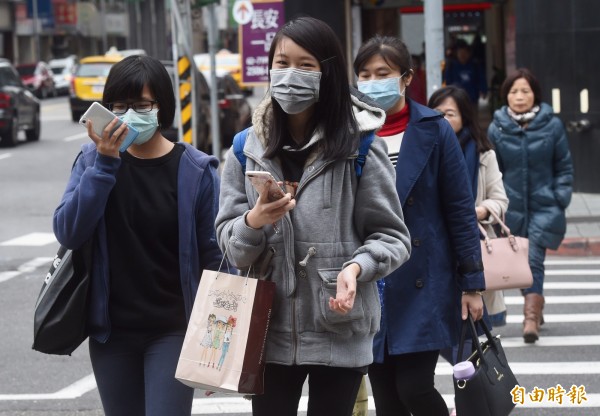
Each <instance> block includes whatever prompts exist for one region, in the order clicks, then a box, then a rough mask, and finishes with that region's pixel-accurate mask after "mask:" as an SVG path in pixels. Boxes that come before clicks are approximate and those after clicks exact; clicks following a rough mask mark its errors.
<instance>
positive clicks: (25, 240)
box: [0, 233, 56, 246]
mask: <svg viewBox="0 0 600 416" xmlns="http://www.w3.org/2000/svg"><path fill="white" fill-rule="evenodd" d="M54 242H56V237H55V236H54V234H53V233H29V234H25V235H22V236H21V237H17V238H13V239H11V240H7V241H4V242H3V243H0V246H45V245H46V244H51V243H54Z"/></svg>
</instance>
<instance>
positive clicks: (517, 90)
mask: <svg viewBox="0 0 600 416" xmlns="http://www.w3.org/2000/svg"><path fill="white" fill-rule="evenodd" d="M500 93H501V95H502V97H503V98H504V100H505V102H506V103H507V104H508V105H505V106H503V107H502V108H500V109H499V110H496V112H495V113H494V120H493V122H492V124H490V127H489V129H488V135H489V137H490V139H491V140H492V142H493V143H494V145H495V147H496V155H497V157H498V164H499V166H500V170H501V171H502V174H503V180H504V187H505V189H506V194H507V195H508V199H509V201H510V208H509V209H508V211H507V212H506V225H508V227H509V228H510V229H511V231H512V232H513V234H515V235H519V236H521V237H528V238H529V266H530V267H531V272H532V274H533V286H532V287H530V288H529V289H525V290H523V295H524V296H525V306H524V309H523V313H524V315H525V319H524V321H523V338H524V340H525V342H527V343H533V342H535V341H537V340H538V338H539V329H540V325H541V324H542V323H543V322H544V319H543V317H542V309H543V307H544V297H543V286H544V259H545V258H546V249H548V248H550V249H556V248H558V246H559V245H560V242H561V241H562V239H563V237H564V235H565V231H566V227H567V224H566V218H565V209H566V208H567V206H568V205H569V202H570V201H571V192H572V184H573V164H572V162H571V154H570V152H569V143H568V140H567V135H566V132H565V129H564V126H563V124H562V122H561V121H560V119H559V118H558V117H556V116H555V115H554V112H553V110H552V107H550V106H549V105H548V104H546V103H543V102H542V101H541V88H540V85H539V83H538V81H537V79H536V78H535V76H534V75H533V74H532V73H531V72H530V71H529V70H528V69H525V68H521V69H517V70H516V71H515V72H514V73H513V74H511V75H510V76H508V77H507V78H506V80H505V81H504V83H503V84H502V87H501V89H500Z"/></svg>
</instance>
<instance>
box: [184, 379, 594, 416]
mask: <svg viewBox="0 0 600 416" xmlns="http://www.w3.org/2000/svg"><path fill="white" fill-rule="evenodd" d="M563 387H565V386H563ZM569 387H570V386H569ZM540 388H541V387H540ZM442 397H443V398H444V401H445V402H446V406H448V408H449V409H450V408H453V407H454V395H453V394H442ZM585 398H586V399H587V400H584V401H582V402H581V404H573V403H570V402H569V399H568V398H567V397H566V396H565V397H564V399H563V404H560V403H555V402H550V401H548V400H543V401H541V402H532V401H531V400H530V399H529V397H527V399H526V401H525V404H518V405H517V406H516V408H515V410H518V409H520V408H565V409H573V408H581V407H588V408H589V407H600V394H587V393H586V395H585ZM307 408H308V397H307V396H302V397H301V398H300V404H299V406H298V411H300V412H306V411H307ZM368 408H369V410H375V401H374V400H373V396H369V401H368ZM232 413H249V414H250V413H252V403H251V402H250V401H249V400H246V399H244V398H242V397H215V398H202V399H194V402H193V406H192V414H193V415H215V414H232Z"/></svg>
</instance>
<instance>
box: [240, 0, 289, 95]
mask: <svg viewBox="0 0 600 416" xmlns="http://www.w3.org/2000/svg"><path fill="white" fill-rule="evenodd" d="M240 3H248V1H247V0H243V1H240ZM251 6H252V9H253V11H252V15H251V16H250V18H249V19H248V22H247V23H245V24H242V23H240V25H239V27H238V33H239V40H240V54H241V56H242V83H243V84H244V85H264V84H266V83H267V82H268V81H269V49H270V48H271V42H272V41H273V38H274V37H275V34H276V33H277V31H278V30H279V28H280V27H281V26H283V24H284V23H285V19H284V9H283V0H272V1H264V0H261V1H258V0H257V1H253V2H252V5H251ZM240 7H241V6H240Z"/></svg>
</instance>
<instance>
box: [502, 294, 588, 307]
mask: <svg viewBox="0 0 600 416" xmlns="http://www.w3.org/2000/svg"><path fill="white" fill-rule="evenodd" d="M523 299H524V298H523V296H505V297H504V303H506V304H507V305H522V304H523ZM544 301H545V302H546V305H550V304H552V305H559V304H560V305H564V304H567V303H575V304H582V303H599V302H600V295H576V296H567V295H565V296H544Z"/></svg>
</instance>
